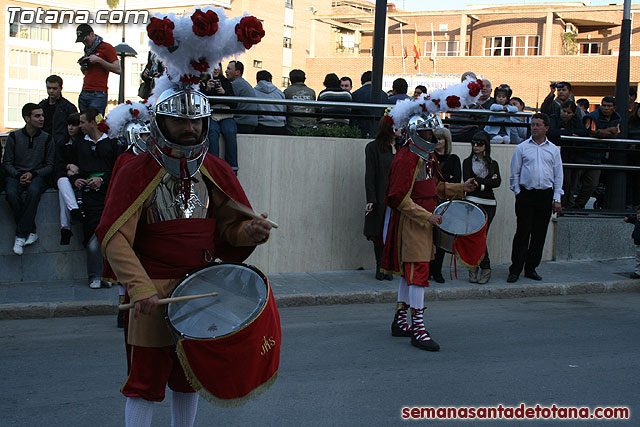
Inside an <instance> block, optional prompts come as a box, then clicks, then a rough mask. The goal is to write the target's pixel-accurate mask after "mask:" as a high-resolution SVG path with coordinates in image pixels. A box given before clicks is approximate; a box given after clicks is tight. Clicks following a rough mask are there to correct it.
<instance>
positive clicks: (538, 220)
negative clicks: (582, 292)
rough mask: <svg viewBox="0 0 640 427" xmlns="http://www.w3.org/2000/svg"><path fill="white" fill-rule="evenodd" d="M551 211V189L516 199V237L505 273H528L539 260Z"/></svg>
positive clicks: (523, 192) (523, 191) (524, 191)
mask: <svg viewBox="0 0 640 427" xmlns="http://www.w3.org/2000/svg"><path fill="white" fill-rule="evenodd" d="M552 210H553V189H552V188H549V189H546V190H527V189H525V188H524V187H520V193H519V194H518V195H517V196H516V218H517V227H516V235H515V236H513V246H512V247H511V266H510V267H509V273H511V274H516V275H519V274H520V273H521V272H522V269H523V267H524V270H525V272H531V271H532V270H534V269H535V268H536V267H537V266H538V265H540V260H541V259H542V249H543V248H544V240H545V238H546V236H547V227H548V226H549V219H550V218H551V211H552Z"/></svg>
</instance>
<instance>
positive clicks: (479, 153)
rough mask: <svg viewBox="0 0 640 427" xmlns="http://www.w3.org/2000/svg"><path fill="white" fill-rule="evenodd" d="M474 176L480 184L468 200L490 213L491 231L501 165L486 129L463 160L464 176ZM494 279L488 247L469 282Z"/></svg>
mask: <svg viewBox="0 0 640 427" xmlns="http://www.w3.org/2000/svg"><path fill="white" fill-rule="evenodd" d="M470 178H473V179H474V180H475V181H476V182H477V183H478V186H477V187H476V189H475V191H473V192H471V193H468V194H467V195H466V200H468V201H469V202H471V203H474V204H476V205H478V206H480V207H481V208H482V209H483V210H484V211H485V212H486V214H487V235H488V234H489V227H491V222H493V218H494V217H495V215H496V209H497V202H496V197H495V195H494V194H493V189H494V188H498V187H500V184H501V183H502V178H501V177H500V167H499V166H498V162H496V161H495V160H493V159H492V158H491V140H490V138H489V135H488V134H487V133H486V132H484V131H479V132H478V133H476V134H475V135H474V136H473V139H472V140H471V154H469V157H467V158H466V159H464V161H463V162H462V179H463V181H467V180H468V179H470ZM489 279H491V260H490V259H489V249H488V248H487V249H486V251H485V254H484V258H483V259H482V261H481V262H480V265H479V266H478V267H474V268H471V269H469V282H471V283H479V284H481V285H483V284H485V283H487V282H488V281H489Z"/></svg>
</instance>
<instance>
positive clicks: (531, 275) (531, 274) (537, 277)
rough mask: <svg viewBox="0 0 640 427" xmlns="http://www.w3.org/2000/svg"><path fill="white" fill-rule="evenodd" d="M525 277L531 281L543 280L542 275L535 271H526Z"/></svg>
mask: <svg viewBox="0 0 640 427" xmlns="http://www.w3.org/2000/svg"><path fill="white" fill-rule="evenodd" d="M524 277H528V278H529V279H532V280H542V277H540V275H539V274H538V273H536V271H535V270H531V271H529V272H527V271H525V272H524Z"/></svg>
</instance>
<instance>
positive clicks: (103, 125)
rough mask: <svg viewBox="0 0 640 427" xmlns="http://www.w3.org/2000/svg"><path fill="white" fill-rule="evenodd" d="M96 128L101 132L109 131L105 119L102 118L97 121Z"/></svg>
mask: <svg viewBox="0 0 640 427" xmlns="http://www.w3.org/2000/svg"><path fill="white" fill-rule="evenodd" d="M98 130H99V131H100V132H102V133H109V125H108V124H107V121H106V120H103V121H101V122H100V123H98Z"/></svg>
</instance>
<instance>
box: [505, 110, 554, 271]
mask: <svg viewBox="0 0 640 427" xmlns="http://www.w3.org/2000/svg"><path fill="white" fill-rule="evenodd" d="M548 131H549V116H547V115H546V114H544V113H538V114H534V115H533V117H532V119H531V138H529V139H527V140H525V141H523V142H522V143H520V144H519V145H518V146H517V147H516V150H515V152H514V153H513V157H512V158H511V180H510V181H511V190H512V191H513V192H514V193H515V195H516V217H517V228H516V234H515V236H513V246H512V249H511V266H510V267H509V277H508V278H507V282H509V283H513V282H515V281H517V280H518V278H519V277H520V273H521V272H522V269H523V268H524V275H525V277H528V278H530V279H533V280H542V277H540V276H539V275H538V273H536V267H538V265H540V260H541V259H542V249H543V248H544V240H545V237H546V235H547V227H548V226H549V219H550V218H551V212H552V211H553V212H561V211H562V207H561V206H562V205H561V204H560V199H561V197H562V194H563V192H562V179H563V176H562V159H561V158H560V149H559V148H558V147H557V146H556V145H554V144H553V143H551V142H550V141H549V140H548V139H547V132H548Z"/></svg>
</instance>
